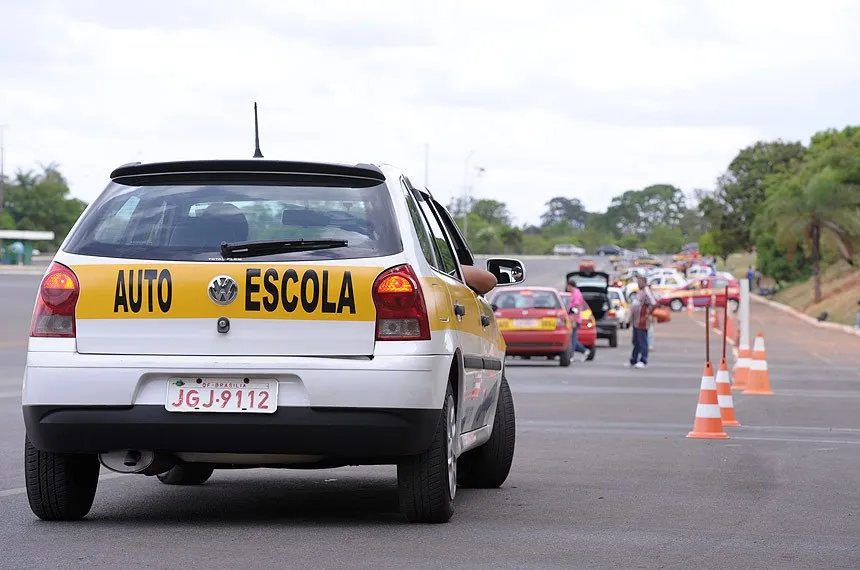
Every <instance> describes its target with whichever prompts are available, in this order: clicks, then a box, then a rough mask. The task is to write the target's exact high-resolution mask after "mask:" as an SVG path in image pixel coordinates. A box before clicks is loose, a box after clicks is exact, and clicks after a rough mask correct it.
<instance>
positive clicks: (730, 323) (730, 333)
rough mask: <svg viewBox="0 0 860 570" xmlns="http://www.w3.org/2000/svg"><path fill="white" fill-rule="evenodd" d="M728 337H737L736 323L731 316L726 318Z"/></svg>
mask: <svg viewBox="0 0 860 570" xmlns="http://www.w3.org/2000/svg"><path fill="white" fill-rule="evenodd" d="M726 338H730V339H732V340H734V338H735V324H734V322H733V319H732V317H731V316H729V317H728V318H727V319H726Z"/></svg>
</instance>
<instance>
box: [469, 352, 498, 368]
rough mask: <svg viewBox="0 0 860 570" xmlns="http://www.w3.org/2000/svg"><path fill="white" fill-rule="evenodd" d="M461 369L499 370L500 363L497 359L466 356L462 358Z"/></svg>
mask: <svg viewBox="0 0 860 570" xmlns="http://www.w3.org/2000/svg"><path fill="white" fill-rule="evenodd" d="M463 368H465V369H466V370H501V369H502V361H501V360H499V359H498V358H485V357H483V356H472V355H467V356H463Z"/></svg>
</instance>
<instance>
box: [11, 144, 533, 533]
mask: <svg viewBox="0 0 860 570" xmlns="http://www.w3.org/2000/svg"><path fill="white" fill-rule="evenodd" d="M472 264H474V258H473V256H472V253H471V252H470V250H469V248H468V246H467V244H466V242H465V240H464V239H463V236H462V235H461V233H460V231H459V230H458V228H457V226H456V224H455V223H454V220H453V218H452V217H451V215H450V214H449V212H448V211H446V209H445V208H443V207H442V206H441V205H440V204H439V203H438V202H437V201H436V200H434V199H433V197H432V195H431V194H430V193H429V192H428V191H427V190H422V189H418V188H415V187H414V186H413V185H412V184H411V183H410V181H409V179H408V178H407V177H406V176H404V175H403V174H402V173H401V172H399V171H398V170H396V169H394V168H393V167H390V166H373V165H355V166H347V165H336V164H319V163H300V162H285V161H274V160H261V159H251V160H225V161H186V162H169V163H153V164H140V163H134V164H130V165H125V166H122V167H119V168H117V169H116V170H114V171H113V172H112V174H111V181H110V183H109V184H108V186H107V188H106V189H105V190H104V192H103V193H102V194H101V195H100V196H99V197H98V199H96V200H95V201H94V202H93V203H92V204H91V205H90V206H89V207H88V208H87V209H86V211H85V212H84V213H83V215H82V216H81V218H80V219H79V220H78V222H77V223H76V224H75V226H74V228H73V229H72V231H71V232H70V233H69V235H68V237H67V238H66V240H65V241H64V243H63V245H62V246H61V247H60V249H59V251H58V253H57V254H56V256H55V258H54V260H53V263H52V265H51V266H50V267H49V269H48V270H47V272H46V274H45V276H44V278H43V280H42V282H41V285H40V291H39V295H38V296H37V301H36V306H35V310H34V315H33V321H32V330H31V333H30V342H29V352H28V357H27V366H26V372H25V377H24V384H23V413H24V420H25V425H26V432H27V438H26V442H25V446H26V452H25V462H26V479H27V491H28V497H29V502H30V506H31V508H32V510H33V512H34V513H35V514H36V515H37V516H38V517H39V518H42V519H46V520H74V519H81V518H83V517H85V516H86V514H87V513H88V512H89V511H90V509H91V507H92V503H93V498H94V495H95V492H96V487H97V483H98V478H99V470H100V464H102V465H104V466H105V467H107V468H108V469H111V470H113V471H117V472H120V473H139V474H143V475H150V476H153V475H155V476H157V477H158V479H159V480H160V481H161V482H163V483H165V484H173V485H199V484H202V483H204V482H205V481H206V480H208V479H209V477H210V476H211V475H212V473H213V470H214V469H218V468H251V467H301V468H305V469H307V468H331V467H338V466H345V465H364V464H396V465H397V479H398V488H399V496H400V506H401V510H402V513H403V515H404V517H405V518H406V519H407V520H409V521H418V522H444V521H447V520H449V519H450V517H451V516H452V514H453V504H454V496H455V492H456V489H457V485H458V482H459V484H460V485H463V486H470V487H498V486H500V485H502V483H503V482H504V481H505V479H506V478H507V476H508V473H509V470H510V467H511V462H512V459H513V455H514V443H515V418H514V406H513V400H512V397H511V392H510V388H509V387H508V385H507V382H506V380H505V367H504V357H505V343H504V340H503V338H502V335H501V333H500V331H499V328H498V326H497V324H496V320H495V317H494V314H493V309H492V306H491V305H490V304H489V303H488V302H487V300H486V299H484V297H483V296H480V295H477V294H476V293H475V292H473V291H472V290H471V289H470V288H469V287H468V286H467V285H466V284H465V282H464V278H463V269H462V266H463V265H472ZM487 268H488V269H489V270H490V271H491V272H493V273H494V274H495V275H496V276H497V278H498V279H499V280H500V281H499V282H500V283H502V284H516V283H521V282H522V281H523V280H524V279H525V271H524V267H523V265H522V263H521V262H520V261H518V260H514V259H503V258H495V259H491V260H489V261H488V262H487ZM338 323H340V324H338ZM335 325H337V328H335Z"/></svg>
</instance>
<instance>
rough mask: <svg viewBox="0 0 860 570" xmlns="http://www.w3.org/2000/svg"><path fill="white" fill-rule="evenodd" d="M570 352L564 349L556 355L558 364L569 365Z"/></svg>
mask: <svg viewBox="0 0 860 570" xmlns="http://www.w3.org/2000/svg"><path fill="white" fill-rule="evenodd" d="M570 359H571V354H570V350H565V351H564V352H562V353H561V354H559V355H558V364H559V366H561V367H563V368H567V367H568V366H570Z"/></svg>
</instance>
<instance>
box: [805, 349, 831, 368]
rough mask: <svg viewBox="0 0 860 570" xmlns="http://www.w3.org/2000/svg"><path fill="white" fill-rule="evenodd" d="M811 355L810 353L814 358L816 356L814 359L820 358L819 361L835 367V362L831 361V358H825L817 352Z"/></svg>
mask: <svg viewBox="0 0 860 570" xmlns="http://www.w3.org/2000/svg"><path fill="white" fill-rule="evenodd" d="M809 353H810V354H811V355H812V356H814V357H816V358H819V359H820V360H821V361H822V362H824V363H825V364H830V365H833V361H832V360H830V359H829V358H827V357H825V356H821V355H820V354H818V353H817V352H812V351H810V352H809Z"/></svg>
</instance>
